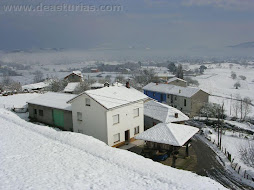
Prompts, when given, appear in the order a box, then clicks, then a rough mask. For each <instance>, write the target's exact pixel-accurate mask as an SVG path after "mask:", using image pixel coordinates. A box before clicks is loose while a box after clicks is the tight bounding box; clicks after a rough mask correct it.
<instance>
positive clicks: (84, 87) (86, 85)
mask: <svg viewBox="0 0 254 190" xmlns="http://www.w3.org/2000/svg"><path fill="white" fill-rule="evenodd" d="M90 85H91V83H90V82H88V81H87V80H85V81H82V82H81V83H80V85H79V86H78V87H77V88H76V89H75V90H74V92H73V93H74V94H80V93H82V92H84V91H86V90H89V89H90Z"/></svg>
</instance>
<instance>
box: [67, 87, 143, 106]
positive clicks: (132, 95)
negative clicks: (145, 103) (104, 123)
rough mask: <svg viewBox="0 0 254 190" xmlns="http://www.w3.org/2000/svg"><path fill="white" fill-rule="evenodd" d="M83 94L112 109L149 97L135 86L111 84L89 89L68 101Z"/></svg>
mask: <svg viewBox="0 0 254 190" xmlns="http://www.w3.org/2000/svg"><path fill="white" fill-rule="evenodd" d="M83 94H86V95H88V96H89V97H91V98H92V99H94V100H95V101H96V102H98V103H99V104H101V105H102V106H103V107H105V108H106V109H112V108H115V107H119V106H123V105H126V104H129V103H134V102H137V101H141V100H146V99H148V96H146V95H145V94H143V93H142V92H140V91H138V90H136V89H134V88H126V87H125V86H110V87H105V88H100V89H96V90H87V91H85V92H83V93H81V94H79V95H78V96H77V97H75V98H73V99H71V100H70V101H68V103H71V102H73V101H75V99H77V98H78V97H80V96H82V95H83Z"/></svg>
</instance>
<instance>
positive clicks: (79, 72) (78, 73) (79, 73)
mask: <svg viewBox="0 0 254 190" xmlns="http://www.w3.org/2000/svg"><path fill="white" fill-rule="evenodd" d="M72 73H74V74H75V75H79V76H81V75H82V73H81V71H72Z"/></svg>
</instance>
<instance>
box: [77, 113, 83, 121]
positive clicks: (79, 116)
mask: <svg viewBox="0 0 254 190" xmlns="http://www.w3.org/2000/svg"><path fill="white" fill-rule="evenodd" d="M77 118H78V121H82V113H81V112H77Z"/></svg>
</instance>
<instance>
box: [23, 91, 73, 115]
mask: <svg viewBox="0 0 254 190" xmlns="http://www.w3.org/2000/svg"><path fill="white" fill-rule="evenodd" d="M75 96H77V95H73V94H64V93H56V92H47V93H46V94H42V95H41V96H38V97H36V98H34V99H32V100H29V101H27V103H29V104H36V105H40V106H46V107H51V108H57V109H61V110H68V111H71V105H70V104H67V103H66V102H67V101H69V100H70V99H72V98H74V97H75Z"/></svg>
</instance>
